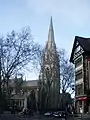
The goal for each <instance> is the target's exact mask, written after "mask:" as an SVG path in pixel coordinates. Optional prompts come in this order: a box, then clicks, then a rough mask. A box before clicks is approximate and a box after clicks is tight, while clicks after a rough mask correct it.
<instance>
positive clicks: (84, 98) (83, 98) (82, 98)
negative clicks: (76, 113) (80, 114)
mask: <svg viewBox="0 0 90 120" xmlns="http://www.w3.org/2000/svg"><path fill="white" fill-rule="evenodd" d="M86 99H87V97H81V98H76V100H86Z"/></svg>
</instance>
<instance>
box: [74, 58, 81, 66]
mask: <svg viewBox="0 0 90 120" xmlns="http://www.w3.org/2000/svg"><path fill="white" fill-rule="evenodd" d="M81 64H82V57H80V58H79V59H77V60H76V61H75V68H76V67H78V66H80V65H81Z"/></svg>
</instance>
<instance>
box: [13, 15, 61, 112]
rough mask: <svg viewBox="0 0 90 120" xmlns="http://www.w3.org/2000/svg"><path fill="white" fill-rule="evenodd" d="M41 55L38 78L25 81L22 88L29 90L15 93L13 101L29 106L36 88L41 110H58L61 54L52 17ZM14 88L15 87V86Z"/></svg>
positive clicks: (37, 104)
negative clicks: (28, 102)
mask: <svg viewBox="0 0 90 120" xmlns="http://www.w3.org/2000/svg"><path fill="white" fill-rule="evenodd" d="M42 53H43V54H42V56H41V71H40V75H39V79H38V80H35V81H34V80H33V81H24V82H23V84H22V89H26V90H27V92H24V93H25V94H22V95H21V96H22V97H20V93H19V95H15V93H14V94H13V96H12V97H11V101H19V102H18V103H19V107H20V106H21V107H27V98H28V96H29V95H30V93H31V92H30V91H31V90H34V92H35V97H36V106H38V109H40V110H47V109H48V110H51V109H53V110H56V109H58V108H59V97H60V66H59V56H58V53H57V48H56V44H55V40H54V30H53V22H52V17H51V20H50V26H49V32H48V40H47V43H46V46H45V48H44V49H43V52H42ZM13 88H14V87H13Z"/></svg>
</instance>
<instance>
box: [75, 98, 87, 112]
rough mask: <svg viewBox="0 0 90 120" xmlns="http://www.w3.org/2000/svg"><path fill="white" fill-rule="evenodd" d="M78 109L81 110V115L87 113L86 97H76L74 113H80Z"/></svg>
mask: <svg viewBox="0 0 90 120" xmlns="http://www.w3.org/2000/svg"><path fill="white" fill-rule="evenodd" d="M80 108H82V112H83V113H87V112H88V106H87V97H86V96H85V97H78V98H76V112H77V113H80Z"/></svg>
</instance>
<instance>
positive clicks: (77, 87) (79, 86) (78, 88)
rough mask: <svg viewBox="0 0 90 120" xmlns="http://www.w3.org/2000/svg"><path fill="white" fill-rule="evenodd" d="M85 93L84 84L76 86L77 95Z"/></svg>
mask: <svg viewBox="0 0 90 120" xmlns="http://www.w3.org/2000/svg"><path fill="white" fill-rule="evenodd" d="M82 93H83V84H80V85H77V86H76V95H81V94H82Z"/></svg>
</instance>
